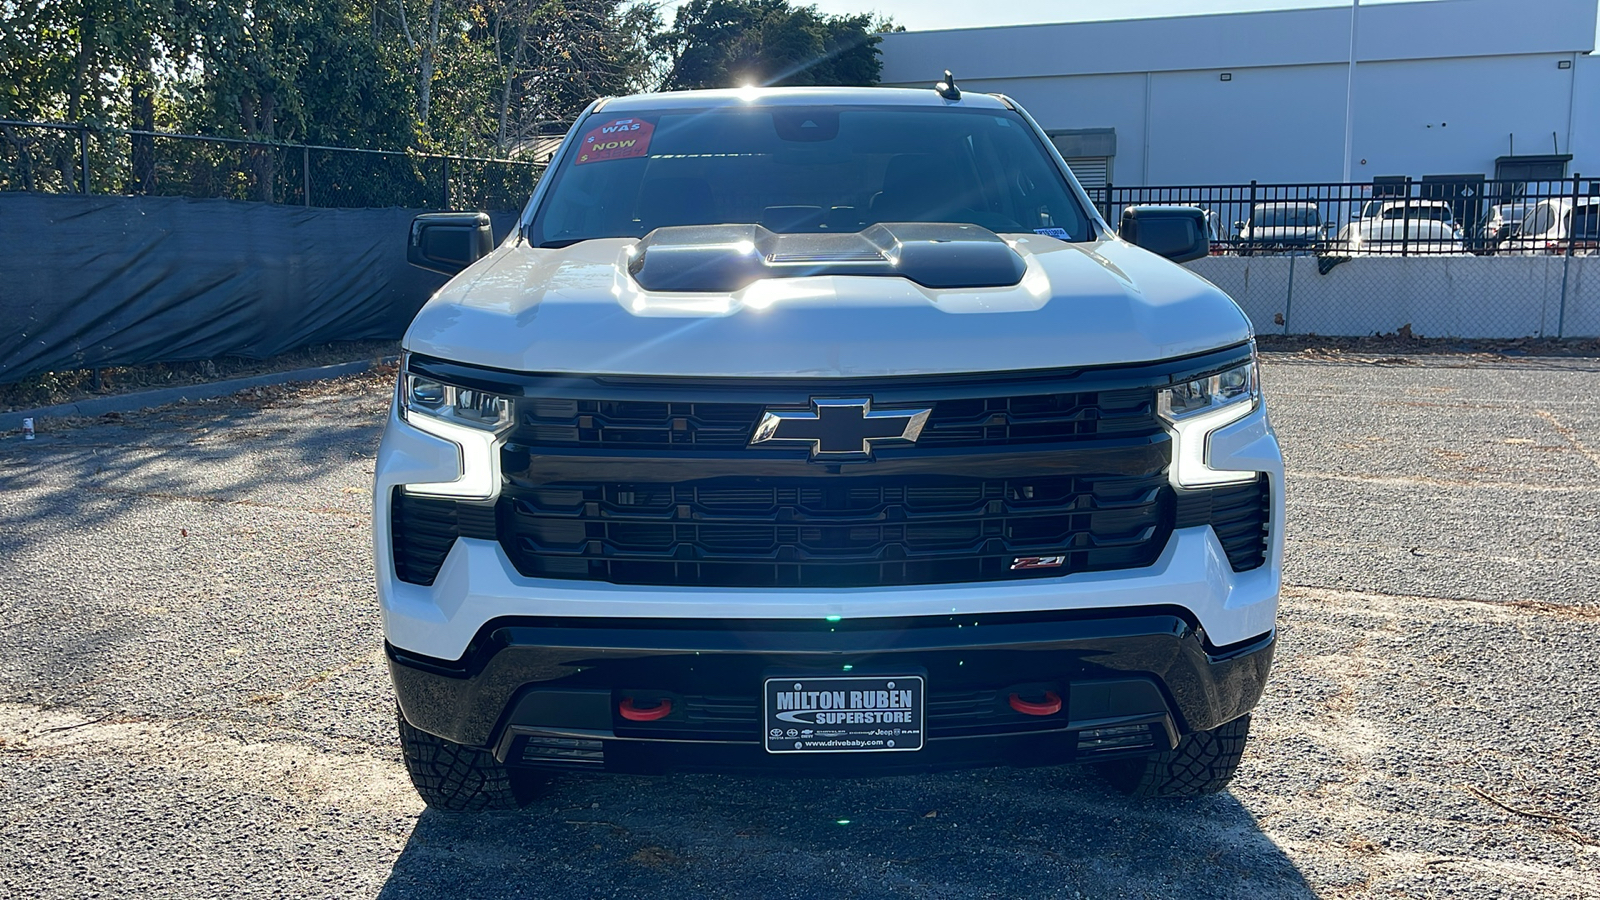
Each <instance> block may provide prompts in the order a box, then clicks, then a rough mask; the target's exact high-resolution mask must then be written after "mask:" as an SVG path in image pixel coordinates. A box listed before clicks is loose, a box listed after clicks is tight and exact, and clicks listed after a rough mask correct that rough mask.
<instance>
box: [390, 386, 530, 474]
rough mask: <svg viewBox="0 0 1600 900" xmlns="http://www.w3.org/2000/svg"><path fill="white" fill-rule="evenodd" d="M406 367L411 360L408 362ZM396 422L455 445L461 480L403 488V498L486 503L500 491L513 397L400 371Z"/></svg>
mask: <svg viewBox="0 0 1600 900" xmlns="http://www.w3.org/2000/svg"><path fill="white" fill-rule="evenodd" d="M407 363H409V360H407ZM396 399H397V401H398V404H399V413H400V418H402V419H404V420H405V421H406V422H407V423H408V424H410V425H411V426H412V427H413V428H416V429H417V430H419V431H425V432H427V433H428V434H431V435H433V436H434V437H438V438H443V439H445V440H447V441H449V442H451V443H452V444H455V445H456V447H457V450H458V454H459V460H460V473H461V474H460V476H459V477H457V478H456V479H455V480H453V481H440V482H423V483H416V484H408V485H406V486H405V489H406V492H407V493H412V494H427V495H431V496H436V497H457V498H460V499H464V500H487V499H489V498H490V497H493V496H494V495H495V493H496V492H497V491H498V490H499V487H500V435H501V434H503V433H504V432H506V431H507V430H509V429H510V428H511V426H512V424H513V423H514V422H515V419H514V418H513V416H514V415H515V413H514V411H513V409H512V403H511V398H510V397H508V396H506V395H503V394H496V393H493V392H490V391H484V390H480V389H478V388H471V387H464V386H461V385H455V384H450V383H448V382H444V381H440V380H438V379H435V378H433V377H431V376H428V375H420V374H417V373H414V372H412V371H410V366H409V365H408V364H402V366H401V370H400V384H399V397H397V398H396Z"/></svg>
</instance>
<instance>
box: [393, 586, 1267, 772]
mask: <svg viewBox="0 0 1600 900" xmlns="http://www.w3.org/2000/svg"><path fill="white" fill-rule="evenodd" d="M1272 651H1273V637H1272V635H1263V636H1261V637H1260V638H1257V639H1254V640H1251V641H1247V642H1244V643H1243V644H1239V645H1234V646H1231V647H1224V648H1217V647H1213V646H1211V645H1210V644H1209V643H1208V642H1207V640H1206V638H1205V635H1204V633H1203V632H1202V631H1201V630H1200V629H1199V628H1197V627H1196V626H1194V625H1193V624H1192V623H1190V622H1189V621H1188V620H1187V618H1186V617H1185V615H1184V614H1182V613H1181V612H1179V611H1176V610H1160V609H1158V610H1137V611H1136V610H1115V611H1100V612H1096V613H1089V614H1078V613H1071V614H1069V613H1048V614H1043V613H1040V614H1005V615H983V616H964V617H955V616H939V617H918V618H907V619H862V620H852V621H841V622H826V621H822V620H814V621H813V620H805V621H801V620H778V621H762V620H744V621H735V622H725V621H705V620H677V619H657V620H617V619H503V620H496V621H494V622H491V623H489V624H488V625H486V626H485V627H484V629H483V630H482V631H481V632H480V634H479V636H478V639H477V640H475V641H474V642H473V644H472V646H471V647H470V648H469V650H468V651H467V653H466V654H465V655H463V657H462V658H461V659H460V660H455V661H441V660H436V659H430V658H425V657H418V656H415V655H412V654H409V653H407V652H405V651H404V650H400V649H398V648H395V647H392V646H391V647H390V648H389V669H390V672H391V674H392V676H393V678H394V684H395V691H396V694H397V695H398V697H399V701H400V707H401V710H402V711H403V713H404V715H405V717H406V719H407V721H409V722H410V723H411V724H412V725H415V726H416V727H418V728H420V729H422V730H424V731H427V732H430V733H432V734H436V735H438V736H440V737H443V738H446V739H448V740H451V741H455V742H457V743H462V744H470V745H474V746H480V747H487V748H491V749H493V750H494V751H495V753H496V755H497V756H499V757H500V758H501V759H502V760H504V761H506V762H508V763H511V764H516V765H532V766H554V767H578V768H592V769H597V770H605V771H619V772H643V773H653V772H663V771H745V770H767V771H783V772H807V771H816V772H827V773H830V774H837V773H840V772H842V771H855V772H895V771H925V770H929V769H938V768H951V767H966V766H982V765H1003V764H1005V765H1040V764H1056V763H1062V762H1070V761H1074V760H1081V759H1085V758H1090V757H1092V758H1103V757H1106V756H1112V755H1119V754H1127V753H1139V752H1150V751H1151V750H1157V749H1166V748H1168V747H1171V746H1172V745H1173V744H1175V743H1176V741H1177V739H1178V737H1179V735H1181V734H1185V733H1189V732H1192V731H1199V730H1206V729H1210V728H1214V727H1216V726H1218V725H1221V724H1222V723H1224V722H1228V721H1230V720H1232V719H1235V718H1238V717H1239V716H1241V715H1244V714H1245V713H1247V712H1249V711H1250V710H1251V709H1252V708H1253V707H1254V706H1255V704H1256V702H1257V701H1258V700H1259V699H1260V696H1261V692H1262V689H1263V687H1264V686H1265V683H1266V679H1267V675H1268V672H1269V670H1270V669H1271V665H1272ZM847 667H848V668H847ZM841 671H853V672H854V673H856V674H864V673H889V674H894V673H913V672H915V673H918V674H923V675H925V677H926V680H927V681H926V683H927V691H928V694H927V719H926V723H927V743H926V746H925V747H924V748H923V749H922V750H919V751H915V752H910V753H843V754H838V753H828V754H806V755H785V756H773V755H771V754H768V753H766V752H765V751H764V749H763V747H762V741H761V728H762V727H763V725H762V718H761V702H762V700H761V689H762V688H761V685H762V680H763V678H764V677H766V676H767V675H769V674H772V673H774V672H782V673H784V674H785V675H790V674H795V673H812V674H832V675H836V674H839V673H840V672H841ZM1046 691H1048V692H1051V693H1054V694H1056V695H1057V696H1058V697H1059V698H1060V699H1061V700H1062V703H1061V704H1060V706H1061V709H1060V710H1059V712H1056V713H1053V714H1051V715H1046V716H1041V715H1028V714H1024V713H1022V712H1019V711H1017V710H1015V709H1013V708H1012V706H1011V705H1010V704H1009V702H1008V700H1009V697H1010V696H1011V695H1012V694H1014V693H1018V694H1024V695H1029V696H1038V695H1042V694H1043V693H1044V692H1046ZM629 699H631V701H632V702H633V703H635V704H638V705H643V706H651V705H655V704H656V702H657V701H659V700H668V701H671V707H672V712H671V713H670V714H669V715H667V716H665V717H663V718H660V719H657V720H654V721H633V720H630V719H625V718H623V717H622V715H621V711H620V709H619V705H620V704H621V703H622V702H623V701H624V700H629Z"/></svg>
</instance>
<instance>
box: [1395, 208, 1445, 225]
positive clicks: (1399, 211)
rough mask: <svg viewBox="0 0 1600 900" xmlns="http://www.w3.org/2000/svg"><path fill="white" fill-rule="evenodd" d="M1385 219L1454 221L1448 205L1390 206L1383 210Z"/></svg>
mask: <svg viewBox="0 0 1600 900" xmlns="http://www.w3.org/2000/svg"><path fill="white" fill-rule="evenodd" d="M1383 217H1384V218H1385V219H1431V220H1433V221H1435V222H1453V221H1455V217H1454V216H1452V215H1450V207H1448V206H1413V207H1411V208H1410V209H1407V208H1406V207H1404V206H1390V207H1388V208H1386V209H1385V210H1384V211H1383Z"/></svg>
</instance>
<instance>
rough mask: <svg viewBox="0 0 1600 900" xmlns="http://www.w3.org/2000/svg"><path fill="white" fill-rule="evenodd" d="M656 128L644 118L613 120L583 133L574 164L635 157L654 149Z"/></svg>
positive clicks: (579, 164)
mask: <svg viewBox="0 0 1600 900" xmlns="http://www.w3.org/2000/svg"><path fill="white" fill-rule="evenodd" d="M655 130H656V127H655V126H654V125H652V124H650V123H649V122H646V121H644V120H643V119H633V118H628V119H612V120H611V121H609V122H604V123H601V124H599V125H596V126H595V127H593V128H591V129H589V130H588V131H585V132H584V133H583V139H582V140H580V141H579V142H578V158H577V159H576V160H575V161H573V165H575V166H581V165H585V164H587V163H596V162H608V161H610V160H613V159H633V158H635V157H639V156H645V155H647V154H648V153H649V152H650V136H651V135H652V134H654V133H655Z"/></svg>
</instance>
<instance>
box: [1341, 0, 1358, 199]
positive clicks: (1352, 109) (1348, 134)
mask: <svg viewBox="0 0 1600 900" xmlns="http://www.w3.org/2000/svg"><path fill="white" fill-rule="evenodd" d="M1360 16H1361V0H1350V68H1349V71H1348V72H1346V73H1345V81H1344V183H1345V184H1349V183H1350V154H1351V150H1352V145H1353V143H1354V137H1355V115H1356V25H1357V23H1358V21H1359V19H1360Z"/></svg>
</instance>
